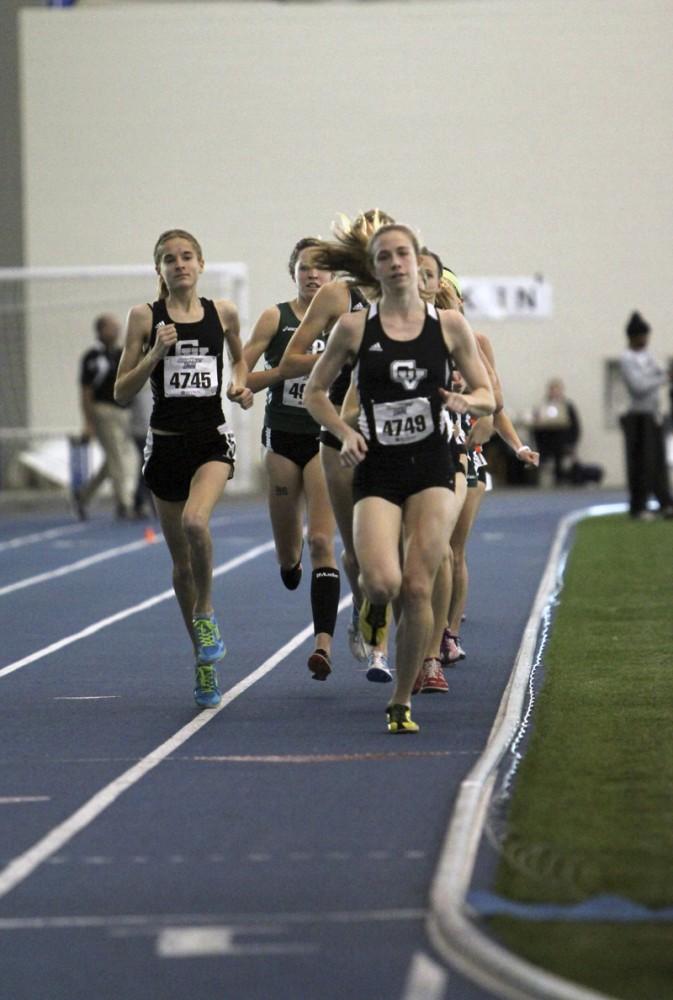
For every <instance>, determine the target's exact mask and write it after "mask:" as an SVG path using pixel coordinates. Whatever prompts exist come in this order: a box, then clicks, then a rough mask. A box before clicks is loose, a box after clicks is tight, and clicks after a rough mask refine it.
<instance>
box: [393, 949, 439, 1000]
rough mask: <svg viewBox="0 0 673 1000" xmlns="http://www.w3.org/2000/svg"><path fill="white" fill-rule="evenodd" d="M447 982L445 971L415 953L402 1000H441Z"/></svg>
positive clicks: (427, 957) (425, 956)
mask: <svg viewBox="0 0 673 1000" xmlns="http://www.w3.org/2000/svg"><path fill="white" fill-rule="evenodd" d="M448 980H449V977H448V975H447V973H446V969H443V968H442V967H441V965H438V964H437V962H434V961H433V960H432V959H431V958H430V957H429V956H428V955H426V954H425V953H424V952H422V951H417V952H415V954H414V957H413V958H412V960H411V965H410V967H409V972H408V974H407V980H406V982H405V984H404V993H403V994H402V1000H442V997H443V996H444V991H445V990H446V985H447V983H448Z"/></svg>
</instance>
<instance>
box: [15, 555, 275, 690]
mask: <svg viewBox="0 0 673 1000" xmlns="http://www.w3.org/2000/svg"><path fill="white" fill-rule="evenodd" d="M273 547H274V543H273V542H265V543H264V544H263V545H257V546H255V548H253V549H249V550H248V551H247V552H244V553H242V555H240V556H236V557H235V558H234V559H230V560H229V561H228V562H226V563H222V565H221V566H217V567H216V569H214V570H213V576H214V577H215V576H221V574H222V573H229V572H231V570H233V569H237V568H238V567H239V566H242V565H243V563H246V562H249V561H250V560H251V559H256V558H257V556H261V555H263V554H264V553H265V552H270V551H271V549H273ZM174 596H175V595H174V592H173V588H172V587H171V589H170V590H164V591H162V592H161V593H160V594H157V595H156V596H155V597H148V599H147V600H146V601H141V602H140V603H139V604H132V605H131V607H129V608H124V610H123V611H117V612H116V614H114V615H109V616H108V617H107V618H101V619H100V620H99V621H97V622H94V623H93V624H92V625H87V627H86V628H83V629H82V630H81V631H80V632H74V633H72V635H67V636H65V638H63V639H59V640H58V641H57V642H52V643H51V645H49V646H43V647H42V649H38V650H36V651H35V652H34V653H30V654H29V655H28V656H24V657H23V658H22V659H20V660H15V661H14V663H9V664H8V665H7V666H6V667H3V668H2V669H1V670H0V677H6V676H7V674H12V673H14V671H15V670H20V669H21V668H22V667H27V666H28V665H29V664H30V663H35V661H36V660H41V659H43V658H44V657H45V656H50V655H51V654H52V653H57V652H58V651H59V649H64V648H65V647H66V646H70V645H72V643H74V642H79V640H80V639H88V638H89V636H91V635H95V634H96V632H100V631H101V629H104V628H107V627H108V626H109V625H116V624H117V622H121V621H124V619H125V618H130V617H131V615H137V614H139V613H140V612H141V611H147V610H149V608H153V607H154V606H155V604H161V602H162V601H167V600H169V599H170V598H172V597H174Z"/></svg>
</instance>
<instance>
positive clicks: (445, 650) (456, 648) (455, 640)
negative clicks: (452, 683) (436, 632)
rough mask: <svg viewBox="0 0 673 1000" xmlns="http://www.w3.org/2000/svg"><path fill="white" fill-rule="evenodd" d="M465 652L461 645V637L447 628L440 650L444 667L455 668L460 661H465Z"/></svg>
mask: <svg viewBox="0 0 673 1000" xmlns="http://www.w3.org/2000/svg"><path fill="white" fill-rule="evenodd" d="M465 656H466V653H465V650H464V649H463V647H462V646H461V645H460V636H459V635H455V634H454V633H453V632H451V630H450V629H448V628H445V629H444V634H443V635H442V644H441V646H440V648H439V658H440V660H441V662H442V666H443V667H454V666H455V665H456V663H458V661H459V660H464V659H465Z"/></svg>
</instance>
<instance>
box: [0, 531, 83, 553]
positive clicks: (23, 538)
mask: <svg viewBox="0 0 673 1000" xmlns="http://www.w3.org/2000/svg"><path fill="white" fill-rule="evenodd" d="M85 527H86V525H84V524H68V525H66V526H65V527H63V528H49V529H47V530H46V531H34V532H32V534H30V535H18V536H17V537H16V538H10V539H9V541H7V542H0V552H7V550H8V549H19V548H21V547H22V546H23V545H36V544H37V543H38V542H49V541H51V539H52V538H61V537H62V536H63V535H73V534H75V533H76V532H78V531H84V528H85Z"/></svg>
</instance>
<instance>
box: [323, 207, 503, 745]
mask: <svg viewBox="0 0 673 1000" xmlns="http://www.w3.org/2000/svg"><path fill="white" fill-rule="evenodd" d="M419 253H420V247H419V245H418V241H417V239H416V237H415V235H414V233H413V232H412V231H411V230H410V229H409V228H408V227H406V226H403V225H400V224H390V225H385V226H382V227H380V228H379V229H378V230H377V231H376V233H374V235H373V236H372V238H371V240H370V242H369V247H368V254H367V259H366V265H365V262H364V261H363V269H364V270H365V271H366V272H367V275H366V278H367V280H366V281H365V282H364V283H365V284H369V285H373V286H374V287H376V288H378V289H380V301H379V303H378V304H377V305H370V306H369V308H368V309H367V311H366V312H364V311H363V312H361V313H360V314H348V315H344V316H342V317H341V319H340V320H339V321H338V322H337V325H336V326H335V328H334V330H333V331H332V333H331V335H330V338H329V340H328V343H327V347H326V350H325V353H324V354H323V355H322V356H321V358H320V360H319V361H318V363H317V365H316V366H315V368H314V370H313V372H312V374H311V377H310V378H309V382H308V385H307V387H306V405H307V408H308V410H309V412H310V413H312V415H313V417H314V418H315V419H316V420H317V421H319V422H320V423H321V424H322V425H323V426H324V427H326V428H327V429H328V430H329V431H330V432H331V433H332V434H334V435H335V436H336V437H337V438H338V439H339V440H341V442H342V446H341V460H342V461H343V463H344V464H345V465H346V466H351V467H354V468H355V472H354V479H353V492H354V500H355V513H354V526H353V529H354V539H355V551H356V554H357V558H358V563H359V567H360V581H361V587H362V591H363V593H364V594H365V595H366V596H367V597H368V598H369V601H370V605H371V608H372V611H373V610H374V609H380V608H383V607H385V606H386V605H388V604H389V603H390V602H392V601H393V600H394V599H395V598H397V597H398V596H399V598H400V607H401V613H400V619H399V624H398V629H397V636H396V678H395V688H394V691H393V696H392V699H391V703H390V704H389V706H388V708H387V725H388V731H389V732H390V733H414V732H418V729H419V727H418V725H417V724H416V723H415V722H414V721H413V720H412V719H411V711H410V702H411V689H412V686H413V684H414V681H415V679H416V676H417V674H418V672H419V670H420V667H421V664H422V661H423V656H424V651H425V649H426V648H427V644H428V641H429V637H430V632H431V630H432V622H433V619H432V608H431V594H432V587H433V583H434V579H435V575H436V573H437V569H438V566H439V563H440V561H441V556H442V552H443V549H444V547H445V543H446V538H447V537H449V535H450V533H451V530H452V528H453V524H454V523H455V519H456V517H457V515H458V510H457V504H456V500H455V495H454V492H453V484H454V468H453V462H452V458H451V450H450V446H449V439H448V434H447V429H446V423H447V422H446V419H445V407H447V406H448V407H451V408H453V409H455V410H457V411H458V412H465V411H470V412H472V413H474V414H475V415H477V416H481V415H482V414H483V415H486V414H489V413H491V412H492V411H493V408H494V400H493V393H492V391H491V388H490V385H489V380H488V375H487V373H486V369H485V368H484V366H483V364H482V362H481V360H480V358H479V355H478V352H477V348H476V344H475V340H474V337H473V335H472V331H471V330H470V327H469V326H468V324H467V323H466V321H465V320H464V318H463V317H462V316H461V315H460V314H459V313H458V312H455V311H450V310H447V311H439V312H438V311H437V310H435V308H434V306H432V305H427V306H426V304H425V303H424V302H423V300H422V298H421V296H420V292H419V287H418V258H419ZM351 273H352V272H351ZM453 358H455V362H456V363H457V364H459V365H460V367H461V370H462V371H463V372H464V374H465V376H466V378H467V379H468V382H469V384H470V386H471V392H470V393H469V394H466V395H464V396H455V395H454V394H452V393H450V392H449V391H448V390H447V389H445V388H444V387H445V386H446V385H447V384H448V382H447V376H448V371H449V370H450V367H451V366H452V359H453ZM346 363H350V364H352V365H353V366H354V367H355V368H356V371H355V377H356V380H357V388H358V392H359V398H360V415H359V421H358V428H359V429H358V430H355V429H354V428H352V427H351V426H350V425H349V424H347V423H346V422H345V421H344V420H343V419H342V418H341V416H340V415H339V413H338V411H337V410H336V408H335V407H334V405H333V403H332V402H331V401H330V400H329V397H328V390H329V386H330V385H331V383H332V381H333V380H334V378H335V377H336V375H337V374H338V372H339V371H340V370H341V368H342V367H343V365H344V364H346ZM400 537H401V538H402V544H403V559H402V560H400V551H399V542H400ZM368 624H369V626H370V627H371V628H372V630H373V631H376V629H377V628H378V626H379V624H380V623H379V620H378V619H377V618H376V616H375V615H374V614H372V615H371V616H370V620H369V623H368Z"/></svg>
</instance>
